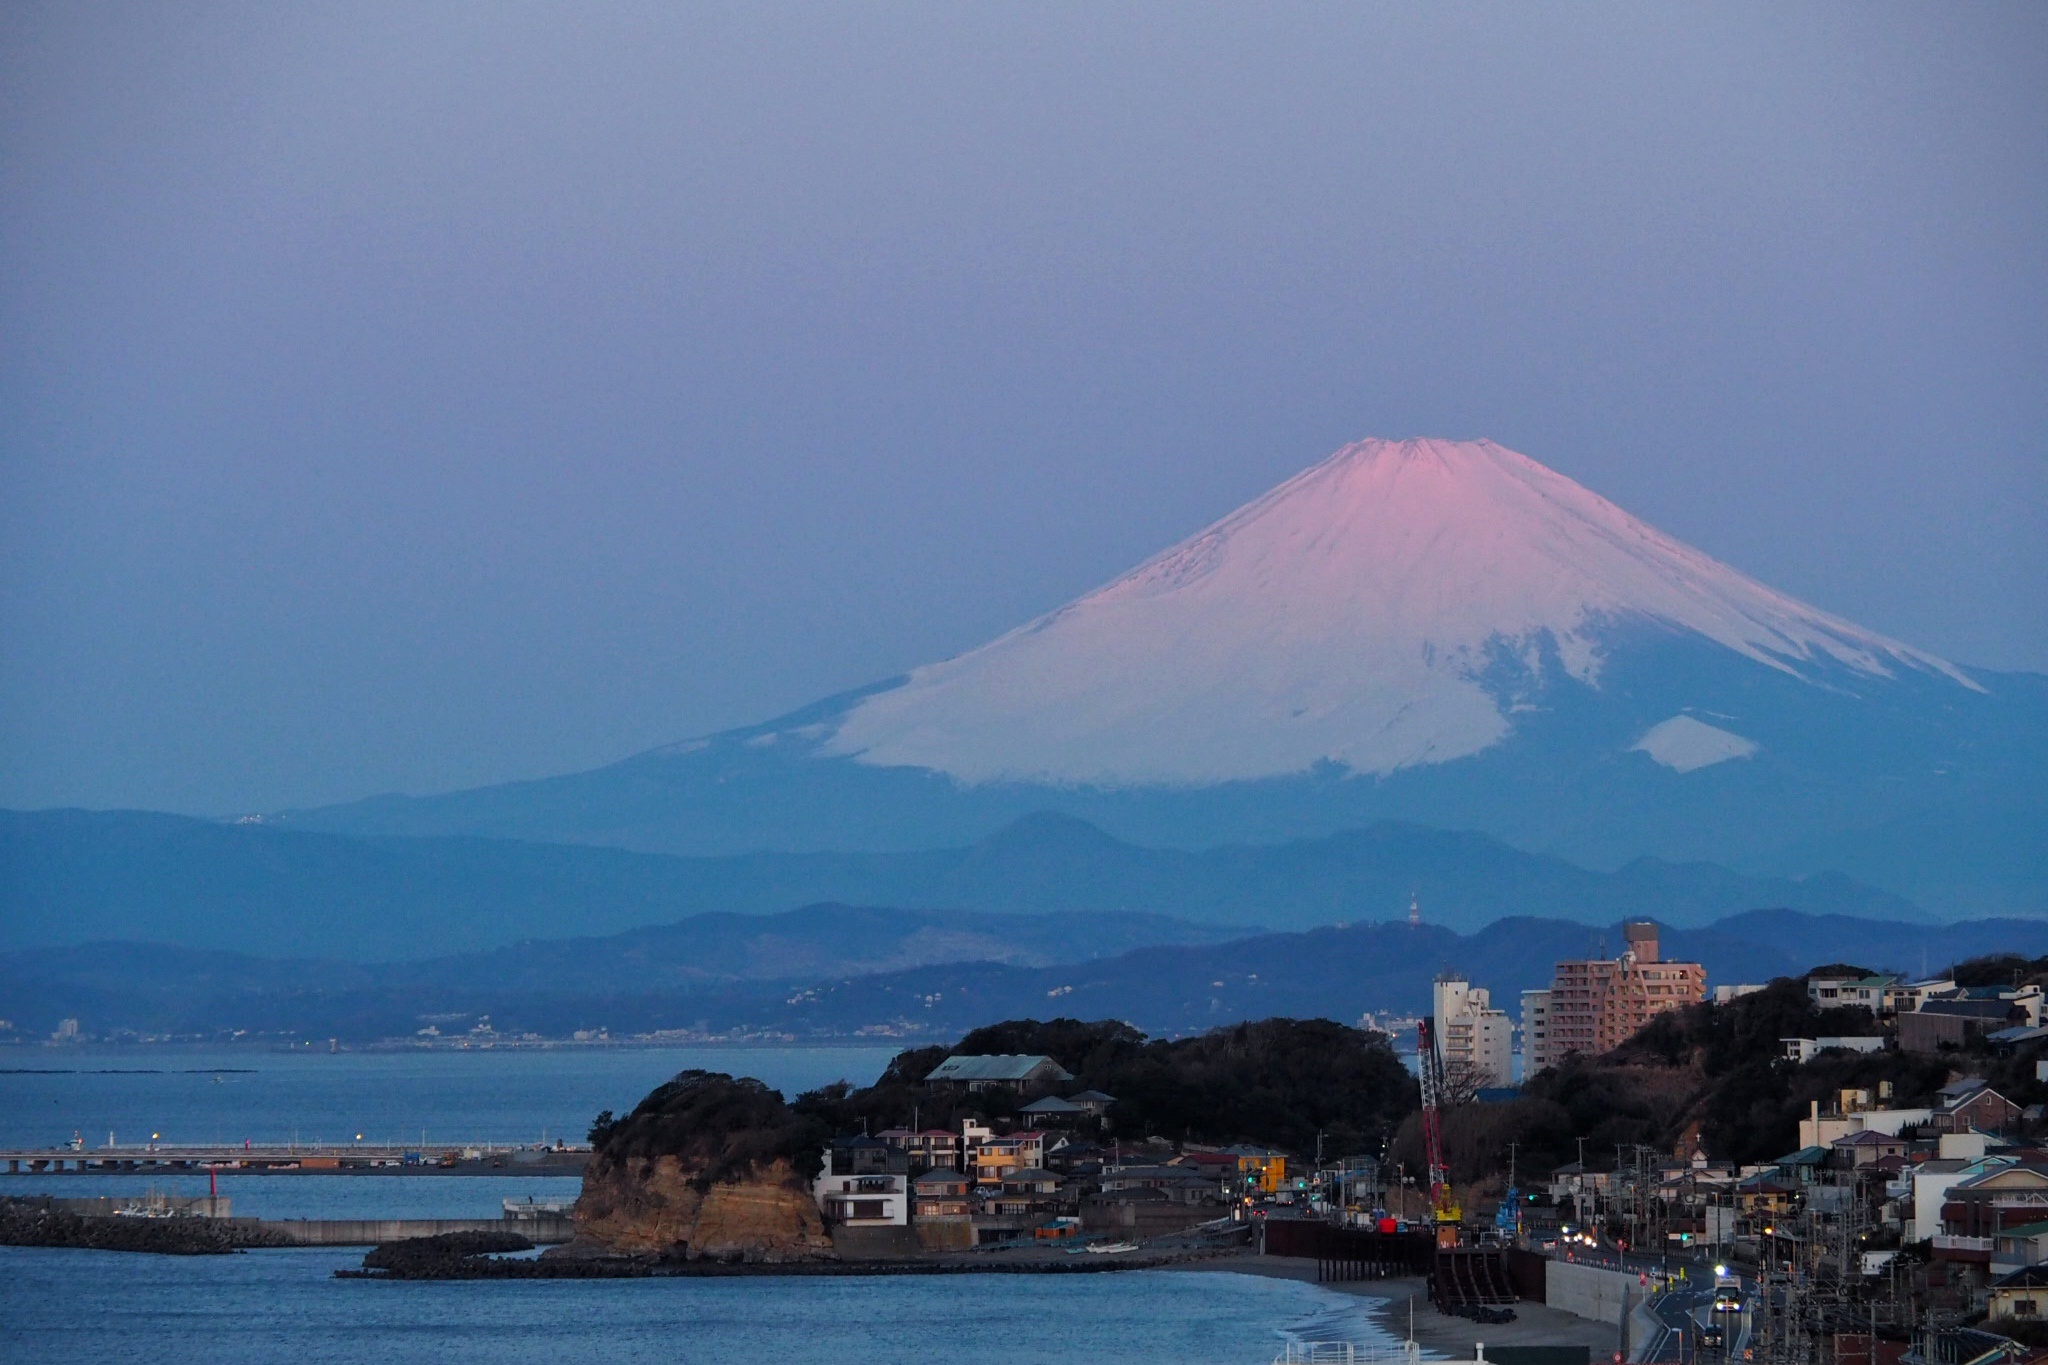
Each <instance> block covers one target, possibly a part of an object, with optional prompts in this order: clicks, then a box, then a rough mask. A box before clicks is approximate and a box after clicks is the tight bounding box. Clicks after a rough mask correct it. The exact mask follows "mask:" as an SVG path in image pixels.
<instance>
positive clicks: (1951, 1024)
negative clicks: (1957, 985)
mask: <svg viewBox="0 0 2048 1365" xmlns="http://www.w3.org/2000/svg"><path fill="white" fill-rule="evenodd" d="M2025 1021H2026V1012H2025V1011H2024V1010H2023V1009H2021V1008H2019V1007H2018V1006H2016V1005H2015V1004H2014V1003H2013V1002H2011V1001H2006V1000H1959V999H1939V1000H1928V1001H1926V1002H1924V1003H1923V1004H1922V1005H1921V1006H1920V1008H1919V1009H1917V1010H1914V1011H1913V1012H1912V1013H1911V1014H1902V1015H1900V1016H1899V1048H1900V1050H1901V1051H1904V1052H1941V1051H1944V1050H1950V1049H1954V1048H1959V1047H1961V1046H1962V1045H1963V1044H1964V1043H1965V1042H1967V1041H1969V1040H1970V1039H1971V1038H1978V1037H1982V1036H1984V1035H1985V1034H1990V1033H1997V1032H1999V1031H2000V1030H2003V1029H2007V1028H2011V1027H2012V1026H2013V1025H2015V1024H2019V1023H2024V1022H2025Z"/></svg>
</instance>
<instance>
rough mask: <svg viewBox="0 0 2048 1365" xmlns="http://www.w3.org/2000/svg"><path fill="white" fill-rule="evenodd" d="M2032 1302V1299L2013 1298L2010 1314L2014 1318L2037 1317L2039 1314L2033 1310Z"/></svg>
mask: <svg viewBox="0 0 2048 1365" xmlns="http://www.w3.org/2000/svg"><path fill="white" fill-rule="evenodd" d="M2034 1303H2035V1301H2034V1300H2033V1299H2014V1300H2013V1301H2012V1315H2013V1316H2014V1317H2016V1318H2032V1317H2039V1316H2040V1314H2039V1313H2038V1312H2037V1311H2036V1310H2035V1307H2034Z"/></svg>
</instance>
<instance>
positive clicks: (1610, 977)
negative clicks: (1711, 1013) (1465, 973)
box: [1522, 920, 1707, 1072]
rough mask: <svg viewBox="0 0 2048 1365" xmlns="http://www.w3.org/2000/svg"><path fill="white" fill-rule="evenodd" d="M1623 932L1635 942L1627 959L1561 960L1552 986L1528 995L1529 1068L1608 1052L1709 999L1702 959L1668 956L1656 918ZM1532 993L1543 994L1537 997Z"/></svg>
mask: <svg viewBox="0 0 2048 1365" xmlns="http://www.w3.org/2000/svg"><path fill="white" fill-rule="evenodd" d="M1622 933H1623V934H1624V935H1625V936H1626V939H1627V942H1628V946H1627V948H1625V949H1624V950H1623V951H1622V954H1621V956H1620V957H1618V958H1588V959H1584V960H1581V961H1576V962H1560V963H1558V964H1557V971H1556V974H1555V975H1554V976H1553V977H1552V979H1551V983H1550V989H1549V990H1548V991H1532V992H1525V993H1524V994H1523V997H1522V1003H1523V1011H1524V1013H1523V1037H1524V1057H1525V1060H1526V1062H1527V1069H1528V1070H1530V1071H1532V1072H1534V1071H1537V1070H1540V1069H1542V1068H1543V1067H1546V1066H1554V1065H1556V1064H1557V1063H1558V1062H1560V1061H1563V1060H1564V1059H1565V1058H1566V1057H1567V1056H1569V1055H1570V1054H1572V1053H1574V1052H1583V1053H1586V1054H1587V1055H1589V1056H1590V1055H1593V1054H1595V1053H1601V1052H1606V1051H1608V1050H1610V1049H1612V1048H1615V1047H1618V1046H1620V1045H1621V1044H1622V1043H1623V1042H1625V1041H1627V1040H1628V1039H1629V1038H1630V1037H1631V1036H1632V1035H1634V1034H1635V1032H1636V1031H1637V1030H1638V1029H1640V1028H1642V1026H1643V1025H1645V1024H1647V1023H1649V1022H1650V1020H1651V1019H1652V1018H1654V1017H1655V1016H1657V1015H1659V1014H1662V1013H1664V1012H1665V1011H1666V1010H1674V1009H1680V1008H1683V1007H1684V1006H1686V1005H1695V1004H1698V1003H1699V1002H1700V1001H1702V1000H1704V999H1706V996H1707V969H1706V968H1705V967H1702V966H1701V965H1700V964H1699V963H1697V962H1666V961H1664V960H1663V959H1662V957H1661V956H1660V954H1659V952H1658V945H1657V926H1656V925H1655V924H1654V923H1652V922H1650V921H1648V920H1639V921H1637V922H1635V923H1632V924H1628V925H1625V926H1623V929H1622ZM1532 995H1533V996H1536V997H1538V998H1537V999H1536V1000H1535V1001H1533V1002H1532V1001H1531V999H1530V997H1531V996H1532ZM1532 1003H1533V1004H1534V1005H1536V1006H1537V1007H1539V1008H1540V1011H1541V1014H1542V1030H1541V1042H1540V1046H1539V1045H1538V1044H1537V1042H1536V1041H1535V1039H1534V1038H1533V1037H1532V1036H1531V1032H1530V1028H1529V1025H1530V1023H1531V1018H1530V1015H1529V1013H1528V1010H1529V1008H1530V1006H1531V1005H1532Z"/></svg>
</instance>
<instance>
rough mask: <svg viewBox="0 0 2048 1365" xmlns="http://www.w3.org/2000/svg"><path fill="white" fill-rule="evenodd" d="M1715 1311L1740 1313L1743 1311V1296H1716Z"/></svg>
mask: <svg viewBox="0 0 2048 1365" xmlns="http://www.w3.org/2000/svg"><path fill="white" fill-rule="evenodd" d="M1714 1311H1715V1312H1716V1313H1740V1312H1741V1311H1742V1296H1741V1295H1739V1294H1729V1293H1720V1294H1716V1295H1715V1296H1714Z"/></svg>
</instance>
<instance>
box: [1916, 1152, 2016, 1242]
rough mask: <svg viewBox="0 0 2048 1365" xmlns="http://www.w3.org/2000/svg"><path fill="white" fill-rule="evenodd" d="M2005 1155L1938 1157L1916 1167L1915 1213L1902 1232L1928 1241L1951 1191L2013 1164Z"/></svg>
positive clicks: (1934, 1231) (1936, 1227)
mask: <svg viewBox="0 0 2048 1365" xmlns="http://www.w3.org/2000/svg"><path fill="white" fill-rule="evenodd" d="M2011 1164H2012V1163H2010V1162H2009V1161H2006V1160H2005V1159H2003V1158H1991V1159H1988V1160H1987V1159H1985V1158H1981V1157H1979V1158H1969V1157H1937V1158H1935V1159H1934V1160H1932V1161H1923V1162H1921V1163H1920V1164H1919V1165H1918V1166H1915V1167H1913V1168H1912V1170H1911V1172H1910V1173H1909V1174H1910V1178H1911V1181H1912V1186H1913V1189H1912V1207H1913V1216H1912V1219H1911V1221H1909V1222H1908V1223H1907V1224H1906V1225H1905V1227H1904V1228H1903V1229H1901V1231H1900V1235H1901V1236H1902V1237H1904V1238H1905V1240H1907V1241H1909V1242H1915V1241H1924V1240H1926V1239H1927V1238H1929V1237H1932V1236H1933V1235H1934V1234H1936V1233H1938V1232H1940V1231H1941V1230H1942V1229H1941V1210H1942V1207H1943V1206H1944V1205H1945V1204H1947V1203H1948V1192H1949V1191H1950V1190H1952V1189H1954V1188H1955V1187H1956V1186H1957V1185H1960V1184H1962V1183H1963V1182H1965V1181H1967V1180H1974V1179H1975V1178H1976V1177H1978V1176H1980V1175H1982V1174H1984V1173H1985V1172H1986V1171H1989V1170H1997V1169H1999V1168H2001V1167H2004V1166H2008V1165H2011Z"/></svg>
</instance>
